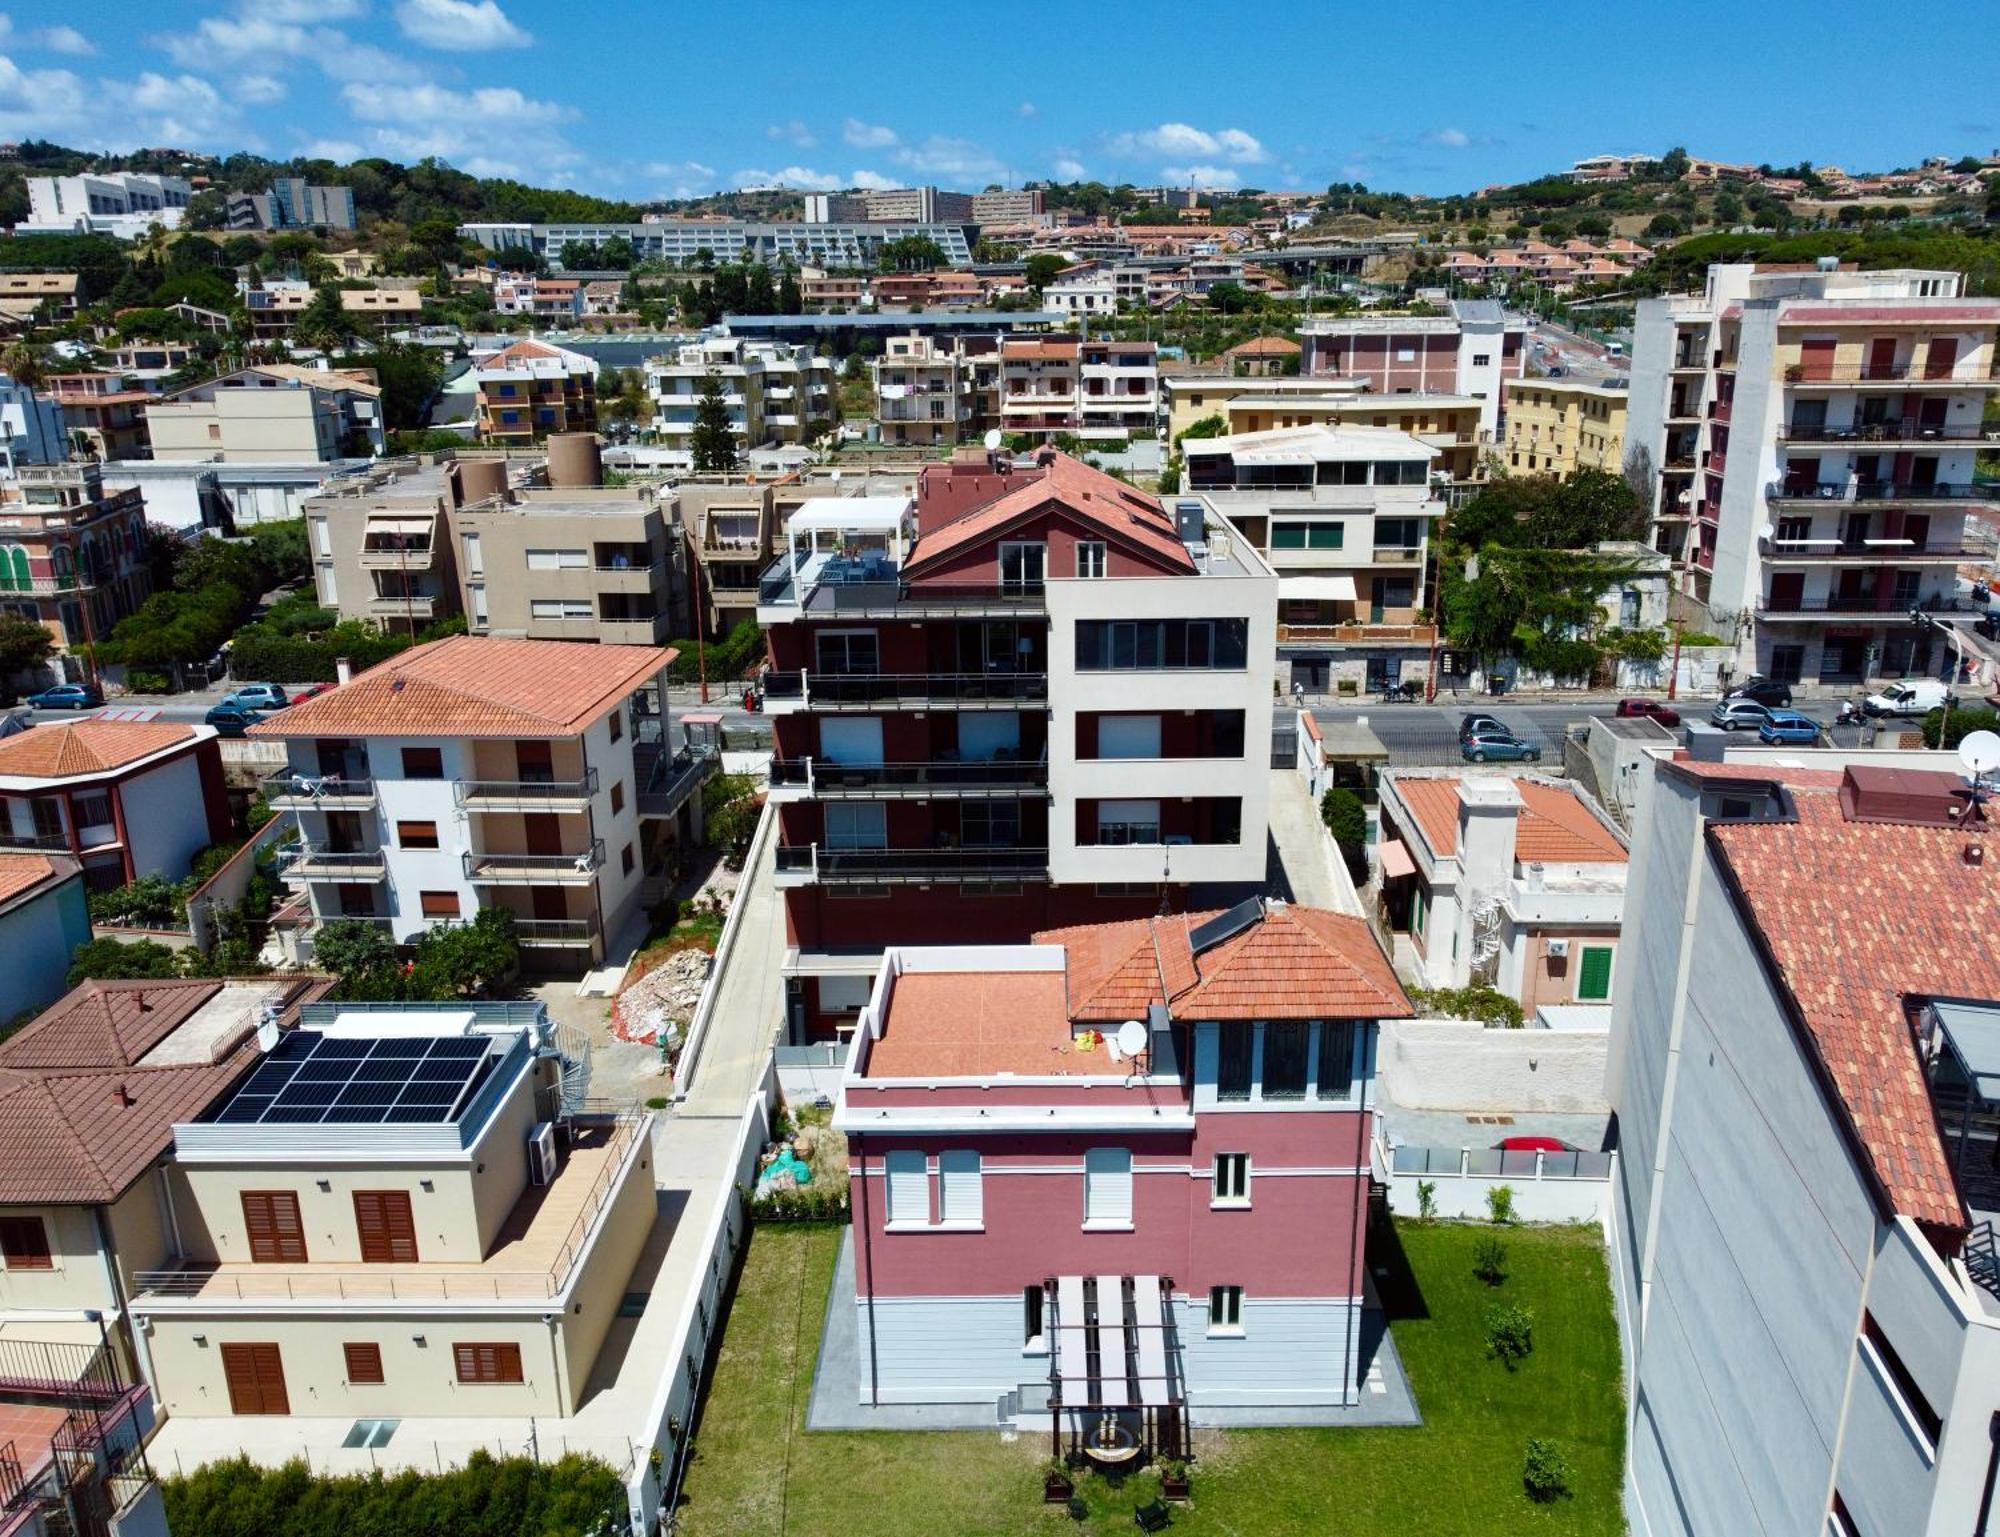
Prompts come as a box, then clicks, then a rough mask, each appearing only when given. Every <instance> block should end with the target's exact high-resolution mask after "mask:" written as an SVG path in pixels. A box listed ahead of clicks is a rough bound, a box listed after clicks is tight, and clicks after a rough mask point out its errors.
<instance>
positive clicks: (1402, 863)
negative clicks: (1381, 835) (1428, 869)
mask: <svg viewBox="0 0 2000 1537" xmlns="http://www.w3.org/2000/svg"><path fill="white" fill-rule="evenodd" d="M1375 851H1376V853H1378V854H1380V855H1381V856H1382V879H1384V880H1385V881H1390V880H1394V879H1395V878H1396V877H1397V876H1399V875H1415V874H1416V873H1417V866H1416V863H1415V861H1414V860H1412V859H1411V858H1410V851H1409V850H1408V849H1406V848H1404V847H1403V840H1402V839H1400V838H1390V839H1387V840H1386V841H1384V842H1382V843H1378V844H1376V845H1375Z"/></svg>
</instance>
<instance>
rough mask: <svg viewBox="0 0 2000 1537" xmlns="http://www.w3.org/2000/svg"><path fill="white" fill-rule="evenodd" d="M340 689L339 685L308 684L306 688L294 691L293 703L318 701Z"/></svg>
mask: <svg viewBox="0 0 2000 1537" xmlns="http://www.w3.org/2000/svg"><path fill="white" fill-rule="evenodd" d="M339 687H340V685H339V684H338V683H308V684H307V685H306V686H305V687H304V688H301V689H294V690H293V691H292V703H293V704H304V703H305V702H306V701H307V700H308V699H317V698H319V696H320V695H321V694H330V693H332V692H333V691H334V690H335V689H337V688H339Z"/></svg>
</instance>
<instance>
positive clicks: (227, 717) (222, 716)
mask: <svg viewBox="0 0 2000 1537" xmlns="http://www.w3.org/2000/svg"><path fill="white" fill-rule="evenodd" d="M263 718H264V717H263V716H262V715H261V714H260V713H259V712H257V711H256V710H246V709H244V708H243V706H241V705H235V704H230V703H229V702H228V701H227V700H224V701H223V702H222V703H221V704H219V705H215V706H214V707H212V708H211V709H210V710H209V712H208V714H206V715H204V716H203V717H202V719H203V720H205V721H207V722H208V723H209V725H211V726H213V727H215V734H216V735H217V736H241V735H243V733H244V732H246V731H248V730H249V729H250V728H251V727H252V726H254V725H256V724H257V722H258V721H260V720H262V719H263Z"/></svg>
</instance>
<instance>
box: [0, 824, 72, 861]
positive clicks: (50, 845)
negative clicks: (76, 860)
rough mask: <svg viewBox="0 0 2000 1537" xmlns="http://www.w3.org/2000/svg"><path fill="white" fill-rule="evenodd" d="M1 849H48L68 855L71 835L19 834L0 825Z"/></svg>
mask: <svg viewBox="0 0 2000 1537" xmlns="http://www.w3.org/2000/svg"><path fill="white" fill-rule="evenodd" d="M0 849H47V850H52V851H54V852H56V853H60V854H67V853H68V852H69V834H68V833H17V832H15V831H14V830H13V829H12V828H10V827H7V826H5V825H4V824H0Z"/></svg>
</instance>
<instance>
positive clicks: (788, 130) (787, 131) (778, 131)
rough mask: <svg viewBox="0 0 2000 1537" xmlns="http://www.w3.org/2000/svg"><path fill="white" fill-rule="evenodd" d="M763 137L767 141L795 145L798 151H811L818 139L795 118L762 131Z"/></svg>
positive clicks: (774, 124)
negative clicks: (778, 140) (778, 141)
mask: <svg viewBox="0 0 2000 1537" xmlns="http://www.w3.org/2000/svg"><path fill="white" fill-rule="evenodd" d="M764 137H765V138H767V139H783V140H784V141H785V142H786V143H787V144H793V145H796V146H798V148H800V149H811V148H813V147H814V146H815V145H817V144H818V143H819V139H818V137H817V136H816V135H815V134H814V133H813V131H812V130H811V129H810V128H808V127H806V125H805V124H804V123H802V122H800V121H799V120H798V119H797V118H793V119H791V120H790V121H789V122H784V123H773V124H771V125H770V126H769V127H768V128H766V129H765V130H764Z"/></svg>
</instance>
